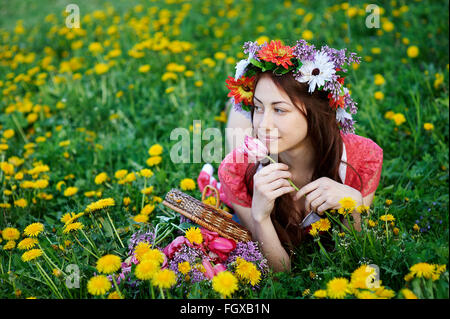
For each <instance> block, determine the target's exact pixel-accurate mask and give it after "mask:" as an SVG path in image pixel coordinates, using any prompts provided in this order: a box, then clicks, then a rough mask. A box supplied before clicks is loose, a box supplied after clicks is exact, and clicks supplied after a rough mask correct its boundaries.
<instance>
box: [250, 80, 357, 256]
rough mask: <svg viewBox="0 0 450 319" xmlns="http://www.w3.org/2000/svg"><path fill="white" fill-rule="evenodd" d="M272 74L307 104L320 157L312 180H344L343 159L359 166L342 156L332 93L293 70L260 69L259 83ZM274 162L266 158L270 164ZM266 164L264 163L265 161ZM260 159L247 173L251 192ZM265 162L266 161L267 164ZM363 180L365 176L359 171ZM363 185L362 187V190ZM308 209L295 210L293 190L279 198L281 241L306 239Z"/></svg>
mask: <svg viewBox="0 0 450 319" xmlns="http://www.w3.org/2000/svg"><path fill="white" fill-rule="evenodd" d="M264 74H268V75H270V78H271V79H272V81H273V82H274V83H275V85H276V86H277V87H278V88H279V89H280V90H283V91H284V92H286V94H287V95H288V96H289V98H290V99H291V101H292V102H293V103H294V104H295V105H296V106H297V107H299V105H304V107H305V110H306V113H307V114H305V113H304V112H303V110H302V109H300V107H299V109H300V111H301V112H302V113H303V114H304V115H305V117H306V120H307V124H308V132H307V136H306V138H308V137H309V138H310V139H311V141H314V143H312V145H313V149H314V152H315V158H316V159H318V160H317V162H316V165H315V169H314V172H313V175H312V179H311V181H314V180H316V179H318V178H320V177H328V178H330V179H332V180H335V181H337V182H339V183H342V180H341V178H340V176H339V165H340V163H341V162H343V163H345V164H347V165H348V166H349V167H350V168H351V169H352V170H354V171H355V172H356V170H355V169H354V168H353V167H352V166H351V165H350V164H349V163H347V162H344V161H342V160H341V157H342V152H343V147H342V137H341V135H340V132H339V127H338V125H337V122H336V113H335V111H333V110H332V109H331V107H330V106H329V99H328V93H326V92H324V91H319V90H315V91H314V92H313V93H312V94H311V93H309V92H308V85H307V84H306V83H300V82H298V81H296V80H295V78H294V76H293V74H292V72H288V73H286V74H284V75H277V74H275V73H273V72H272V71H266V72H259V73H257V74H256V75H255V84H254V87H255V88H256V84H257V83H258V81H259V79H260V78H261V76H263V75H264ZM253 113H254V106H253V105H252V106H251V121H252V124H253ZM280 162H281V161H280ZM269 163H270V162H268V161H267V162H266V165H267V164H269ZM262 165H264V164H262ZM258 166H259V162H258V163H254V164H250V165H249V166H248V167H247V171H246V173H245V183H246V186H247V189H248V191H249V193H250V195H251V196H253V176H254V175H255V174H256V171H257V168H258ZM264 166H265V165H264ZM356 174H357V176H358V177H359V179H360V182H361V184H360V185H361V189H362V179H361V176H360V175H359V174H358V172H356ZM361 189H360V191H361ZM305 215H306V213H305V212H298V211H295V210H294V205H293V203H292V198H291V197H290V196H289V194H285V195H282V196H280V197H278V198H277V199H276V200H275V205H274V210H273V212H272V214H271V219H272V222H273V224H274V227H275V229H276V231H277V234H278V237H279V238H280V241H281V243H282V244H283V245H284V246H285V248H287V249H288V251H291V252H292V250H293V248H294V247H295V246H297V245H298V244H299V243H300V242H301V241H302V240H303V238H302V237H303V236H302V230H301V229H300V226H299V223H300V222H301V221H302V220H303V218H304V217H305Z"/></svg>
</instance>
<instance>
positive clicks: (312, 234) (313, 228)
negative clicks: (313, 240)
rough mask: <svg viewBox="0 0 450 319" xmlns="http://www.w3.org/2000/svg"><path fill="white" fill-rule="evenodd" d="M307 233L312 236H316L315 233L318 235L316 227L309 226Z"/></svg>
mask: <svg viewBox="0 0 450 319" xmlns="http://www.w3.org/2000/svg"><path fill="white" fill-rule="evenodd" d="M309 234H310V235H311V236H313V237H316V236H317V235H319V230H318V229H317V228H316V227H314V226H311V229H310V230H309Z"/></svg>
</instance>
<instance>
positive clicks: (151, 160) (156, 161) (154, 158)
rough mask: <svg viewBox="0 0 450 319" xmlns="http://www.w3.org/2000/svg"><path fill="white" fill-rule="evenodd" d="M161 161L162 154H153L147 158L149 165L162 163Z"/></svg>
mask: <svg viewBox="0 0 450 319" xmlns="http://www.w3.org/2000/svg"><path fill="white" fill-rule="evenodd" d="M161 161H162V157H161V156H152V157H149V158H148V159H147V161H146V163H147V165H148V166H150V167H152V166H155V165H158V164H159V163H161Z"/></svg>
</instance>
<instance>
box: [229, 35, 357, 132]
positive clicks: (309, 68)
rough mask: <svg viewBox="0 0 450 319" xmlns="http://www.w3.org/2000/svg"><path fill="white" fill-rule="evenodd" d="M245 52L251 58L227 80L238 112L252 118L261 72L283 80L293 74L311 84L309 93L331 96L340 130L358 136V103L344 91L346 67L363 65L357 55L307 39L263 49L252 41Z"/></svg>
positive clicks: (246, 44) (263, 45)
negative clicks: (321, 92)
mask: <svg viewBox="0 0 450 319" xmlns="http://www.w3.org/2000/svg"><path fill="white" fill-rule="evenodd" d="M243 48H244V53H245V54H248V58H247V59H243V60H241V61H239V62H238V63H237V65H236V74H235V76H234V78H232V77H231V76H229V77H228V79H227V80H226V86H227V88H228V89H229V90H230V92H229V93H228V96H229V97H233V106H234V108H235V109H236V110H237V111H239V112H242V113H244V114H245V115H246V116H247V117H249V114H250V106H251V105H252V103H253V102H252V101H253V94H254V89H255V87H254V86H255V85H254V80H255V77H254V75H255V74H256V73H257V72H265V71H273V73H274V74H277V75H280V76H281V75H283V74H286V73H288V72H290V71H292V72H293V73H294V78H295V80H297V81H298V82H300V83H308V85H309V89H308V92H309V93H313V92H314V90H316V89H318V90H324V91H326V92H328V98H329V104H330V107H331V108H332V109H333V110H336V121H337V123H338V126H339V128H340V129H342V131H343V132H344V133H353V132H354V126H353V125H354V123H355V121H354V120H353V119H352V116H351V114H355V113H356V112H357V107H356V105H357V103H356V102H355V101H353V99H352V98H351V97H350V93H349V90H348V89H347V88H345V87H344V79H345V77H346V75H347V69H345V68H344V66H345V65H348V64H350V63H358V64H359V63H360V58H359V57H357V56H356V53H353V52H352V53H349V54H348V55H347V54H346V50H347V49H342V50H336V49H333V48H330V47H328V46H326V45H325V46H322V47H321V48H320V50H317V49H316V48H315V46H314V45H313V44H308V43H307V42H306V41H305V40H303V39H301V40H298V41H297V43H296V45H295V46H293V47H290V46H285V45H283V44H282V43H281V41H280V40H276V41H274V40H272V41H271V42H270V44H267V42H265V43H264V44H262V45H259V44H258V43H257V42H252V41H248V42H245V44H244V46H243ZM346 110H349V112H347V111H346Z"/></svg>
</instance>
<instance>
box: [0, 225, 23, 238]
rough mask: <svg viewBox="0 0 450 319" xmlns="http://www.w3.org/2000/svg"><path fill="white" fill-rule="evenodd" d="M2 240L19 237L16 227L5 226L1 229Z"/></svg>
mask: <svg viewBox="0 0 450 319" xmlns="http://www.w3.org/2000/svg"><path fill="white" fill-rule="evenodd" d="M2 237H3V239H4V240H17V239H19V238H20V231H19V230H18V229H17V228H13V227H6V228H5V229H3V230H2Z"/></svg>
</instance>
